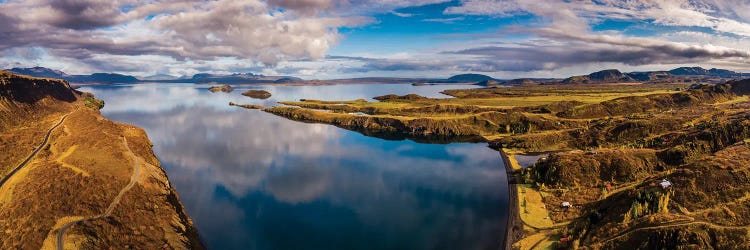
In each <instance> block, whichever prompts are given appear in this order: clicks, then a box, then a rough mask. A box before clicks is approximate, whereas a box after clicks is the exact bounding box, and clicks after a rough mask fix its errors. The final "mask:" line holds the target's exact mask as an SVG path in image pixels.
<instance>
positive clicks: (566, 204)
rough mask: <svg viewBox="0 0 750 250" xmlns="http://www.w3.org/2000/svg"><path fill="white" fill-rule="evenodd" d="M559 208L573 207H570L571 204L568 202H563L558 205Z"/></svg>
mask: <svg viewBox="0 0 750 250" xmlns="http://www.w3.org/2000/svg"><path fill="white" fill-rule="evenodd" d="M560 206H561V207H564V208H570V207H572V206H573V205H572V204H570V202H567V201H563V202H562V204H560Z"/></svg>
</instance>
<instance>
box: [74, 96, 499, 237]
mask: <svg viewBox="0 0 750 250" xmlns="http://www.w3.org/2000/svg"><path fill="white" fill-rule="evenodd" d="M399 86H400V87H403V88H405V89H397V88H398V87H399ZM324 87H326V89H325V90H324V91H321V90H320V89H318V88H321V87H290V86H284V87H275V88H276V89H269V91H270V92H271V93H273V94H274V98H273V99H269V100H254V99H250V98H247V97H243V96H241V95H240V94H239V93H240V92H241V91H235V92H233V93H231V94H224V93H213V94H212V93H208V91H205V90H204V89H201V88H202V87H201V88H196V86H194V85H180V84H172V85H138V86H118V87H86V88H84V89H82V90H84V91H91V92H94V93H95V94H96V95H97V97H99V98H102V99H104V100H105V101H107V106H106V107H105V109H104V110H103V111H102V112H103V113H104V114H105V115H106V116H107V117H109V118H111V119H113V120H116V121H121V122H127V123H132V124H135V125H137V126H140V127H142V128H144V129H146V131H147V132H148V134H149V136H150V138H151V139H152V141H153V142H154V145H155V146H154V150H155V152H156V154H157V156H158V157H159V158H160V160H161V161H162V164H163V165H164V168H165V169H166V171H167V173H168V175H169V178H170V180H171V181H172V183H173V185H174V186H175V188H176V189H177V191H178V192H179V193H180V197H181V199H182V200H183V203H184V204H185V206H186V208H187V210H188V213H189V214H190V215H191V217H192V218H193V219H194V221H195V223H196V226H197V227H198V230H199V232H200V234H201V237H202V238H203V239H204V241H205V242H206V243H207V245H208V246H209V247H210V248H213V249H489V248H493V249H496V248H497V247H498V246H499V242H498V241H499V240H500V239H501V238H502V237H501V235H502V234H503V231H504V225H505V222H504V219H505V217H504V216H505V210H506V206H507V205H506V203H507V191H506V190H505V187H506V184H505V183H506V181H505V173H504V170H503V168H502V165H501V164H502V163H501V161H500V158H499V155H498V153H497V152H496V151H493V150H490V149H488V148H487V147H486V145H483V144H449V145H436V144H419V143H416V142H413V141H408V140H406V141H387V140H381V139H377V138H372V137H367V136H363V135H361V134H359V133H355V132H350V131H346V130H343V129H339V128H336V127H333V126H328V125H321V124H306V123H299V122H294V121H289V120H286V119H283V118H279V117H276V116H273V115H270V114H267V113H264V112H261V111H257V110H245V109H238V108H234V107H228V106H227V103H228V102H229V101H235V102H244V103H250V102H254V103H259V102H268V101H270V102H275V101H276V100H279V99H281V98H283V99H282V100H293V99H299V98H315V99H327V98H321V97H327V96H326V94H327V93H330V94H331V96H333V97H331V98H330V99H357V98H365V97H371V96H374V95H380V94H388V93H397V94H407V93H409V92H408V91H410V90H409V89H411V88H420V89H419V90H420V91H423V92H421V93H418V94H422V95H425V96H438V95H440V94H439V91H440V90H442V89H444V88H446V87H445V86H440V87H441V88H442V89H441V88H432V87H433V86H429V87H431V89H426V88H424V87H412V86H409V85H364V86H357V85H354V86H352V85H348V86H343V85H337V86H324ZM265 88H270V87H265ZM394 88H396V89H394ZM371 93H372V94H371ZM316 95H320V96H316ZM276 98H279V99H276Z"/></svg>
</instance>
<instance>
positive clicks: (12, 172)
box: [0, 114, 70, 187]
mask: <svg viewBox="0 0 750 250" xmlns="http://www.w3.org/2000/svg"><path fill="white" fill-rule="evenodd" d="M68 115H70V114H66V115H64V116H63V117H62V118H60V121H59V122H57V124H55V126H52V128H50V129H49V130H48V131H47V135H45V136H44V140H43V141H42V144H40V145H39V147H37V148H36V149H34V151H32V152H31V154H29V156H28V157H26V159H25V160H23V162H21V164H18V166H16V167H15V168H13V170H12V171H10V173H8V174H7V175H5V176H3V179H2V180H0V187H2V186H3V184H5V182H7V181H8V180H9V179H10V178H11V177H13V174H15V173H16V172H18V170H21V169H22V168H23V167H25V166H26V165H28V164H29V162H31V160H32V159H34V156H36V154H37V153H39V151H41V150H42V148H44V147H45V146H47V143H48V142H49V137H50V135H52V131H54V130H55V129H56V128H57V127H59V126H60V125H61V124H62V123H63V122H64V121H65V118H68Z"/></svg>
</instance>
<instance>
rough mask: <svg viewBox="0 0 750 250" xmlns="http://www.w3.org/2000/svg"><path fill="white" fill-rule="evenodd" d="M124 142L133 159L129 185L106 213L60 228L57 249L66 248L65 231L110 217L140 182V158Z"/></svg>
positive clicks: (113, 201)
mask: <svg viewBox="0 0 750 250" xmlns="http://www.w3.org/2000/svg"><path fill="white" fill-rule="evenodd" d="M122 142H123V143H124V144H125V149H126V150H127V151H128V154H130V155H131V156H132V158H133V175H132V176H131V177H130V183H128V185H126V186H125V187H123V188H122V189H121V190H120V193H118V194H117V196H115V199H114V200H112V203H110V204H109V206H108V207H107V210H105V211H104V213H102V214H99V215H96V216H93V217H85V218H82V219H79V220H74V221H71V222H68V223H67V224H65V225H64V226H63V227H62V228H60V231H58V232H57V249H58V250H63V249H64V247H65V244H64V242H63V240H64V238H65V231H67V230H68V229H70V228H71V227H73V226H74V225H76V224H78V223H80V222H84V221H91V220H96V219H100V218H104V217H108V216H110V215H112V211H114V210H115V207H116V206H117V204H119V203H120V200H121V199H122V196H123V195H125V193H126V192H128V191H129V190H130V189H131V188H133V186H135V183H136V182H138V175H140V172H141V167H140V164H138V157H137V156H136V155H135V154H134V153H133V151H131V150H130V147H129V146H128V141H127V139H125V137H123V138H122Z"/></svg>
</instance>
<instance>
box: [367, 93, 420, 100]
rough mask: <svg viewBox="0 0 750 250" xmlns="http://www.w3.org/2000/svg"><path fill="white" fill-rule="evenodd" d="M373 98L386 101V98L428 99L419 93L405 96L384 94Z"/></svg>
mask: <svg viewBox="0 0 750 250" xmlns="http://www.w3.org/2000/svg"><path fill="white" fill-rule="evenodd" d="M372 99H375V100H378V101H386V100H422V99H427V97H424V96H421V95H417V94H408V95H404V96H399V95H394V94H389V95H384V96H376V97H373V98H372Z"/></svg>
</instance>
